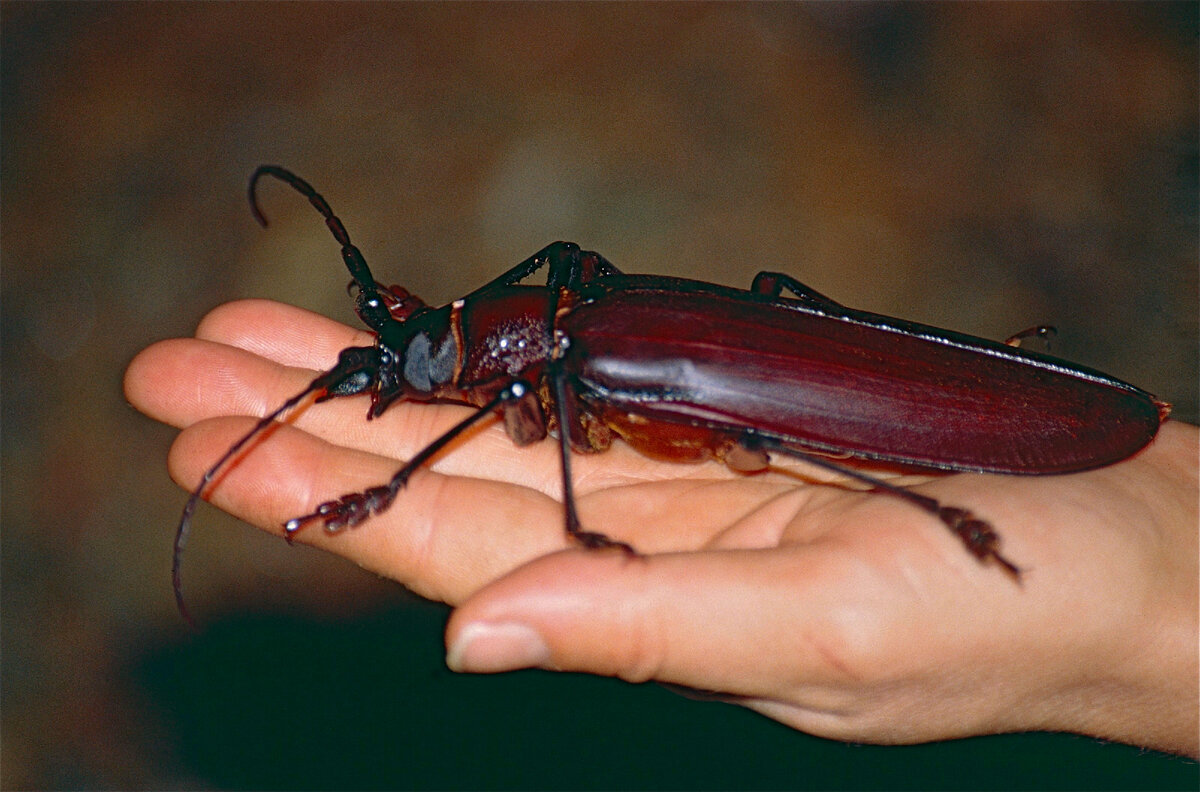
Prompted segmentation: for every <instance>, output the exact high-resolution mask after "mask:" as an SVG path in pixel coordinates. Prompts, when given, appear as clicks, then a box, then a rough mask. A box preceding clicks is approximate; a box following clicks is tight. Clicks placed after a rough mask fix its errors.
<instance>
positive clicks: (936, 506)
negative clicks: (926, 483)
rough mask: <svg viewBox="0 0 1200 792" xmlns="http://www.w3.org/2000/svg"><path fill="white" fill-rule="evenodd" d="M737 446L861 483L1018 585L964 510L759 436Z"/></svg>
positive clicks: (985, 532)
mask: <svg viewBox="0 0 1200 792" xmlns="http://www.w3.org/2000/svg"><path fill="white" fill-rule="evenodd" d="M741 443H742V445H743V446H745V447H746V448H748V449H750V450H758V449H766V450H768V451H772V452H778V453H780V454H785V455H787V456H790V457H794V458H795V459H800V460H802V461H804V462H809V463H811V464H814V465H816V466H817V467H822V468H825V469H826V470H832V471H834V472H836V473H841V474H842V475H845V476H849V477H850V478H853V479H856V480H858V481H861V482H863V483H864V484H869V485H870V486H871V487H873V488H875V489H877V490H880V491H882V492H883V493H884V494H887V495H895V496H896V497H899V498H903V499H904V500H906V501H908V502H909V503H911V504H913V505H914V506H916V507H917V508H919V509H921V510H922V511H924V512H927V513H929V514H932V515H933V516H934V517H937V518H938V519H939V520H941V521H942V523H943V524H944V525H945V526H946V527H947V528H949V529H950V532H951V533H953V534H954V535H955V536H957V537H958V538H959V540H960V541H962V543H963V544H964V545H965V546H966V548H967V550H968V551H969V552H970V553H971V555H973V556H975V557H976V558H978V559H979V560H980V561H985V562H986V561H987V560H988V559H989V558H990V559H992V560H993V561H995V562H996V563H997V564H999V565H1000V567H1001V568H1002V569H1004V571H1005V572H1007V573H1008V574H1009V575H1010V576H1011V577H1012V578H1013V579H1014V580H1016V581H1017V582H1018V583H1019V582H1020V580H1021V568H1020V567H1018V566H1017V565H1016V564H1014V563H1013V562H1012V561H1009V560H1008V559H1007V558H1005V557H1004V556H1003V555H1002V554H1001V553H1000V550H999V547H1000V536H999V534H997V533H996V531H995V530H994V529H993V528H992V526H991V525H990V524H988V523H987V522H985V521H984V520H981V519H979V518H978V517H976V516H975V515H973V514H972V513H971V512H969V511H967V510H966V509H960V508H958V507H957V506H943V505H942V504H941V502H939V501H938V500H936V499H935V498H930V497H928V496H926V495H919V494H917V493H915V492H912V491H911V490H908V489H905V488H904V487H897V486H896V485H895V484H890V483H888V482H886V481H884V480H882V479H879V478H876V477H875V476H872V475H870V474H868V473H863V472H862V471H860V470H855V469H854V468H852V467H847V466H846V465H842V464H839V463H837V462H834V461H832V460H830V459H826V458H824V457H821V456H818V455H816V454H810V453H806V452H804V451H799V450H797V449H795V448H792V447H790V446H787V445H784V444H783V443H781V442H779V441H778V440H775V439H773V438H769V437H763V436H762V435H759V434H748V435H746V436H744V437H743V438H742V440H741Z"/></svg>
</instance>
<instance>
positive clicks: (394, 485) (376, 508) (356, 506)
mask: <svg viewBox="0 0 1200 792" xmlns="http://www.w3.org/2000/svg"><path fill="white" fill-rule="evenodd" d="M532 392H533V388H532V387H531V386H530V384H529V383H528V382H526V381H525V380H515V381H513V382H510V383H509V384H508V385H507V386H506V387H505V388H504V389H503V390H501V391H500V392H499V393H497V394H496V395H495V396H494V397H492V399H491V401H489V402H488V403H487V404H485V405H483V406H482V407H480V408H479V410H477V411H476V412H473V413H471V414H470V415H468V416H467V417H466V418H464V419H463V420H461V421H459V422H458V423H457V424H455V425H454V426H452V427H451V428H450V429H448V430H447V431H446V432H445V433H444V434H442V435H441V436H440V437H438V438H437V439H436V440H434V441H433V442H432V443H430V444H429V445H427V446H425V447H424V448H422V449H421V450H420V451H419V452H417V455H416V456H414V457H413V458H412V459H410V460H409V461H408V464H406V465H405V466H404V467H402V468H400V469H399V470H398V471H396V474H395V475H394V476H392V478H391V480H390V481H389V482H388V483H387V484H384V485H382V486H379V487H372V488H371V489H368V490H364V491H362V492H352V493H350V494H349V495H343V496H342V497H340V498H338V499H337V500H331V501H325V502H324V503H322V504H321V505H319V506H317V508H316V509H315V510H314V511H312V512H311V513H309V514H305V515H304V516H302V517H294V518H292V519H290V520H288V521H287V522H286V523H284V524H283V530H284V538H285V539H287V540H288V542H289V543H290V542H291V541H292V540H293V538H294V537H295V535H296V533H297V532H298V531H300V530H301V529H302V528H304V526H306V525H308V524H309V523H311V522H315V521H318V520H320V521H321V522H323V523H324V524H325V530H326V531H327V532H328V533H337V532H339V531H341V530H343V529H344V528H353V527H354V526H356V525H358V524H359V523H360V522H362V521H363V520H365V519H367V517H370V516H371V515H372V514H379V513H380V512H383V511H385V510H386V509H387V508H388V507H389V506H391V505H392V501H393V500H395V499H396V495H397V493H399V492H400V490H401V489H403V488H404V485H405V484H406V483H408V479H409V478H410V477H411V476H412V474H413V473H415V472H416V471H417V469H418V468H420V467H421V466H422V465H424V464H425V463H426V462H428V461H429V460H430V458H431V457H433V455H434V454H436V453H437V452H438V451H441V450H442V449H443V448H445V447H446V445H447V444H448V443H450V442H451V441H452V440H454V438H456V437H458V436H459V435H461V434H462V433H463V432H465V431H467V430H468V429H470V428H471V427H472V426H474V425H475V424H477V423H479V422H480V421H482V420H483V419H484V418H487V417H489V416H490V415H491V414H492V411H493V410H495V409H496V408H497V407H500V406H502V405H506V404H511V403H513V402H519V401H520V400H521V399H523V398H524V397H525V396H526V394H528V393H532Z"/></svg>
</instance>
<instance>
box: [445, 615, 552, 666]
mask: <svg viewBox="0 0 1200 792" xmlns="http://www.w3.org/2000/svg"><path fill="white" fill-rule="evenodd" d="M549 660H550V649H549V648H547V646H546V642H545V641H543V640H542V636H541V635H539V634H538V633H537V631H536V630H534V629H533V628H532V627H529V626H528V625H525V624H517V623H515V622H501V623H488V622H474V623H472V624H468V625H467V626H466V627H464V628H463V629H462V631H461V632H460V633H459V634H458V638H457V640H455V641H454V643H453V644H451V646H450V649H449V651H447V652H446V665H447V666H448V667H449V668H450V670H451V671H459V672H466V673H472V674H494V673H497V672H499V671H512V670H514V669H517V668H530V667H533V666H541V665H545V664H546V663H547V662H549Z"/></svg>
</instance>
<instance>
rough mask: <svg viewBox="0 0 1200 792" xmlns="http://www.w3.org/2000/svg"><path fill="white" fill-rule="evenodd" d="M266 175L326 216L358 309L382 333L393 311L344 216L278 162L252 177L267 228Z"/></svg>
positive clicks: (255, 209)
mask: <svg viewBox="0 0 1200 792" xmlns="http://www.w3.org/2000/svg"><path fill="white" fill-rule="evenodd" d="M263 176H274V177H275V178H276V179H279V180H280V181H282V182H284V183H285V184H288V185H291V187H292V189H294V190H296V192H298V193H300V194H301V195H303V196H304V197H305V198H307V199H308V202H309V203H310V204H312V205H313V208H315V209H316V210H317V211H318V212H320V213H321V217H323V218H325V225H326V226H327V227H328V228H329V231H330V232H331V233H332V234H333V238H334V239H336V240H337V242H338V244H339V245H341V246H342V260H343V261H344V262H346V269H348V270H350V277H352V278H353V279H354V284H355V285H356V286H358V296H357V297H356V298H355V311H356V312H357V313H358V315H359V316H360V317H361V318H362V320H363V321H364V322H366V323H367V325H368V326H369V327H370V328H371V329H372V330H375V331H376V332H378V331H379V330H380V329H381V328H382V327H383V326H384V325H385V324H386V323H387V322H388V320H390V319H391V314H389V313H388V310H387V305H386V304H385V302H384V301H383V299H382V298H380V296H379V284H378V283H377V282H376V281H375V276H374V275H372V274H371V268H370V267H368V266H367V260H366V258H364V257H363V254H362V251H360V250H359V249H358V246H357V245H355V244H354V243H353V242H351V241H350V233H349V232H348V231H347V230H346V226H345V225H344V224H343V223H342V221H341V218H339V217H338V216H337V215H335V214H334V213H333V209H332V208H331V207H330V206H329V203H328V202H327V201H326V200H325V199H324V198H323V197H322V196H321V194H320V193H319V192H317V191H316V190H315V189H313V186H312V185H311V184H309V183H308V182H306V181H305V180H304V179H302V178H300V177H299V176H297V175H296V174H294V173H292V172H291V171H290V170H288V169H287V168H281V167H280V166H278V165H260V166H258V168H257V169H255V171H254V174H253V175H252V176H251V177H250V188H249V195H250V211H251V212H252V213H253V214H254V219H255V220H257V221H258V222H259V224H261V225H262V226H263V227H266V225H267V217H266V215H264V214H263V212H262V209H261V208H259V205H258V180H259V179H260V178H262V177H263Z"/></svg>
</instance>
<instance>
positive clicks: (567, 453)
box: [549, 364, 637, 554]
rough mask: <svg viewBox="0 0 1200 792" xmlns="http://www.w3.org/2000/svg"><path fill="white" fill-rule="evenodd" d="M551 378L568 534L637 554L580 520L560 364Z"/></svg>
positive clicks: (590, 544) (588, 543) (589, 543)
mask: <svg viewBox="0 0 1200 792" xmlns="http://www.w3.org/2000/svg"><path fill="white" fill-rule="evenodd" d="M549 377H550V382H551V384H552V386H553V388H554V403H555V408H556V411H557V413H558V450H559V456H560V458H561V459H562V482H563V514H564V517H565V519H566V529H567V535H568V536H570V537H571V538H573V539H575V540H576V541H577V542H579V543H580V544H582V545H583V546H584V547H591V548H601V547H619V548H621V549H622V550H624V551H625V552H627V553H630V554H636V552H637V551H635V550H634V549H633V547H631V546H630V545H628V544H626V543H625V542H618V541H617V540H616V539H610V538H609V537H607V536H605V535H604V534H602V533H596V532H595V531H585V530H583V526H582V524H581V523H580V522H579V514H578V512H577V511H576V509H575V486H574V483H573V482H572V480H571V441H570V430H569V426H570V423H569V422H570V410H568V409H567V398H568V397H569V394H568V393H567V385H566V377H565V376H564V374H563V372H562V368H561V367H560V366H558V365H557V364H555V365H552V366H551V367H550V372H549Z"/></svg>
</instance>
